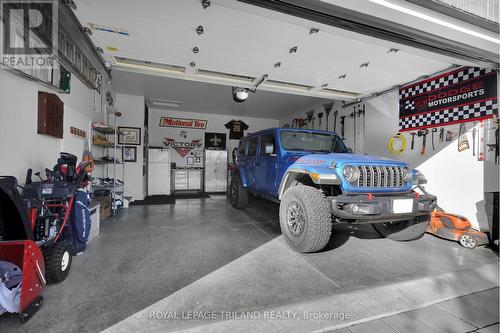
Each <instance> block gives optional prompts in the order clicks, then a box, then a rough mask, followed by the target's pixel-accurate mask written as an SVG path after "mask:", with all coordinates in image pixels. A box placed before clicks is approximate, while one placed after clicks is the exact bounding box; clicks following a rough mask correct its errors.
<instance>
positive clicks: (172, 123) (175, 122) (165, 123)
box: [160, 117, 207, 129]
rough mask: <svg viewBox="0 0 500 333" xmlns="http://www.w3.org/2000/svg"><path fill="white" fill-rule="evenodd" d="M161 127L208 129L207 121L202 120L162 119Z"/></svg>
mask: <svg viewBox="0 0 500 333" xmlns="http://www.w3.org/2000/svg"><path fill="white" fill-rule="evenodd" d="M160 127H176V128H192V129H206V128H207V121H206V120H201V119H185V118H171V117H161V118H160Z"/></svg>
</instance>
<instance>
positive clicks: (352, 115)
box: [349, 107, 357, 152]
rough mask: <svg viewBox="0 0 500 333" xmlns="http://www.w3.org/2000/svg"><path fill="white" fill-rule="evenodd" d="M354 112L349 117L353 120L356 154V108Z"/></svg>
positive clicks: (353, 147)
mask: <svg viewBox="0 0 500 333" xmlns="http://www.w3.org/2000/svg"><path fill="white" fill-rule="evenodd" d="M353 109H354V111H352V113H351V114H350V115H349V118H352V119H353V125H352V127H353V135H352V142H353V144H352V149H353V151H354V152H356V136H357V135H356V107H353Z"/></svg>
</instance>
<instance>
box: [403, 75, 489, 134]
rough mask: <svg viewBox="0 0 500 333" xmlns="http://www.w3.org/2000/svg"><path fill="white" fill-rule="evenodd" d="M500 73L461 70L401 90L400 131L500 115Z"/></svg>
mask: <svg viewBox="0 0 500 333" xmlns="http://www.w3.org/2000/svg"><path fill="white" fill-rule="evenodd" d="M496 84H497V72H496V71H495V70H492V69H485V68H477V67H462V68H459V69H457V70H454V71H451V72H448V73H445V74H442V75H439V76H436V77H433V78H430V79H427V80H424V81H420V82H417V83H415V84H411V85H408V86H406V87H403V88H401V89H400V90H399V128H400V131H402V132H404V131H410V130H416V129H423V128H429V127H438V126H445V125H450V124H456V123H462V122H469V121H478V120H482V119H487V118H491V117H493V115H494V114H498V102H497V88H496Z"/></svg>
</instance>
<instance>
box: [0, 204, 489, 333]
mask: <svg viewBox="0 0 500 333" xmlns="http://www.w3.org/2000/svg"><path fill="white" fill-rule="evenodd" d="M498 284H499V283H498V256H497V254H496V253H494V252H492V251H491V250H490V249H487V248H484V247H481V248H477V249H475V250H467V249H464V248H461V247H460V246H459V245H458V244H455V243H452V242H448V241H444V240H440V239H437V238H434V237H432V236H429V235H426V236H424V237H423V238H422V239H420V240H417V241H413V242H407V243H398V242H393V241H390V240H387V239H383V238H379V237H378V235H377V234H376V233H375V232H374V231H372V228H371V227H370V226H355V227H354V226H353V227H349V226H347V225H337V226H336V227H335V229H334V236H333V237H332V240H331V241H330V243H329V244H328V246H327V248H326V249H325V250H324V251H322V252H320V253H315V254H299V253H296V252H294V251H292V250H291V249H290V248H288V246H287V245H286V244H285V241H284V240H283V238H282V237H281V235H280V229H279V223H278V206H277V205H275V204H273V203H270V202H267V201H263V200H260V199H254V200H251V204H250V207H248V208H247V209H245V210H241V211H238V210H234V209H233V208H232V207H231V206H230V205H229V203H228V202H227V201H226V199H225V197H224V196H213V197H212V198H209V199H192V200H177V203H176V204H175V205H159V206H133V207H131V208H129V209H126V210H123V211H122V212H121V213H120V215H119V216H118V217H117V218H114V219H109V220H107V221H105V222H103V223H102V225H101V234H100V235H99V236H98V237H97V238H95V239H94V240H93V241H92V242H91V243H90V244H89V246H88V249H87V251H86V252H85V253H84V254H83V255H81V256H78V257H76V258H74V261H73V268H72V271H71V274H70V276H69V277H68V278H67V280H65V281H64V282H63V283H61V284H59V285H52V286H48V287H47V288H46V290H45V292H44V297H45V304H44V306H43V307H42V309H41V310H40V311H39V312H38V313H37V314H36V315H35V316H34V317H33V318H32V319H31V321H29V322H28V323H27V324H25V325H23V326H20V324H18V322H17V320H15V319H14V318H9V317H8V316H3V317H0V331H1V332H2V333H4V332H19V331H30V332H32V331H38V332H45V331H47V332H48V331H50V332H98V331H101V330H104V329H106V328H108V327H110V326H112V325H115V324H116V325H115V326H112V327H111V328H109V329H108V331H110V332H124V331H158V332H164V331H169V330H178V329H183V330H191V331H199V332H209V331H213V332H218V331H228V332H229V331H231V332H235V331H242V332H243V331H250V330H253V331H265V330H268V331H269V330H272V331H287V332H293V331H297V332H299V331H302V332H303V331H311V330H323V329H335V328H340V327H347V326H352V325H355V324H357V323H361V322H366V321H369V320H372V319H378V318H382V317H387V316H389V315H393V314H396V313H401V312H405V311H410V310H414V309H416V308H420V307H423V306H427V305H430V304H434V303H439V302H443V301H446V300H449V299H453V298H456V297H459V296H463V295H467V294H470V293H474V292H479V291H483V290H487V289H491V288H495V287H497V286H498ZM183 311H184V312H183ZM200 311H213V312H214V315H213V318H209V319H204V320H201V319H184V320H181V319H175V318H172V317H170V318H169V319H166V318H165V316H166V315H170V316H177V317H181V318H182V316H185V317H188V316H195V315H196V314H198V315H199V314H200ZM219 311H222V312H219ZM241 311H249V312H248V314H250V313H254V314H255V316H257V315H259V316H261V317H260V320H250V319H244V318H242V317H241V315H242V314H244V313H245V312H241ZM254 311H258V312H254ZM265 313H267V316H268V317H269V316H272V314H275V316H276V314H282V315H283V314H285V313H289V315H290V314H291V313H296V314H298V316H299V317H300V318H298V319H291V318H289V319H288V320H286V319H276V318H274V319H272V320H263V315H264V314H265ZM205 314H207V313H206V312H205ZM321 314H323V315H326V314H330V315H329V316H330V318H327V319H325V318H319V317H318V315H321ZM305 315H307V316H309V317H307V318H305V317H304V316H305ZM155 316H156V317H155ZM162 316H163V317H162ZM223 316H224V318H223ZM347 317H348V318H347ZM221 319H226V320H223V321H222V320H221ZM497 321H498V320H497Z"/></svg>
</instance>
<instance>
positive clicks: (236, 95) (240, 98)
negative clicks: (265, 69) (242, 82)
mask: <svg viewBox="0 0 500 333" xmlns="http://www.w3.org/2000/svg"><path fill="white" fill-rule="evenodd" d="M268 77H269V76H268V75H267V74H264V75H262V78H261V79H260V80H259V82H257V83H256V84H255V86H254V88H253V89H249V88H240V87H233V89H232V91H233V101H235V102H236V103H243V102H244V101H246V100H247V98H248V93H249V92H251V93H255V92H257V88H258V87H259V86H260V85H261V84H262V83H263V82H264V81H266V80H267V78H268Z"/></svg>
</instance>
